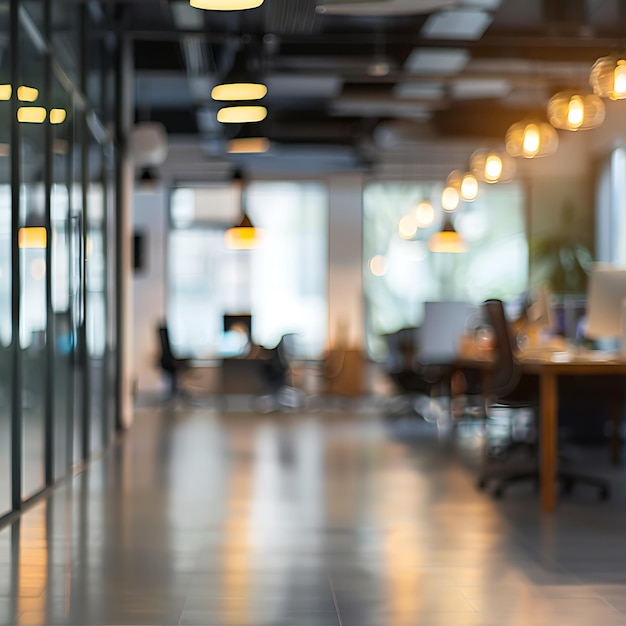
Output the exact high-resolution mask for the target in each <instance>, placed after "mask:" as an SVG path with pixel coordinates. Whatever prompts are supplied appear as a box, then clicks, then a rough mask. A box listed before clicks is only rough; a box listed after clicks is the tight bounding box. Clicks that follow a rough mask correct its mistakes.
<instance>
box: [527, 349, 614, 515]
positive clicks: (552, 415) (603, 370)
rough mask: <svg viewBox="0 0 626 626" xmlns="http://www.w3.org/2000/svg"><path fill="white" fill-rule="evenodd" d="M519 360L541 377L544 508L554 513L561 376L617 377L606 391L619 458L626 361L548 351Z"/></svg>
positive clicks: (541, 456) (612, 449) (541, 471)
mask: <svg viewBox="0 0 626 626" xmlns="http://www.w3.org/2000/svg"><path fill="white" fill-rule="evenodd" d="M552 358H554V357H552ZM519 362H520V364H521V367H522V372H524V373H525V374H532V375H535V376H538V377H539V415H538V417H539V431H540V490H541V510H542V511H544V512H546V513H550V512H552V511H554V509H555V506H556V488H555V482H556V471H557V458H558V456H557V455H558V450H557V426H558V423H557V420H558V411H559V407H558V402H559V394H558V381H559V378H562V377H565V376H581V377H583V378H588V377H596V376H602V377H615V384H611V385H610V386H608V388H607V391H606V392H604V393H606V395H607V396H608V398H609V413H610V418H611V421H612V424H613V434H612V443H611V453H612V456H613V459H614V460H615V459H616V458H617V455H618V453H619V448H618V446H619V428H618V427H619V423H620V421H621V410H622V406H623V384H624V382H626V361H617V360H604V361H603V360H593V359H591V358H589V357H582V356H581V357H576V356H574V357H573V358H572V360H570V361H567V362H555V361H553V360H551V355H548V354H547V355H544V356H541V355H533V356H527V357H521V358H520V359H519ZM607 382H609V381H607ZM620 383H622V384H620Z"/></svg>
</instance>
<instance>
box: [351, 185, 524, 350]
mask: <svg viewBox="0 0 626 626" xmlns="http://www.w3.org/2000/svg"><path fill="white" fill-rule="evenodd" d="M440 197H441V186H440V185H437V184H434V183H422V184H402V183H372V184H369V185H367V186H366V187H365V190H364V198H363V202H364V204H363V206H364V218H363V232H364V242H363V250H364V257H365V258H364V264H365V267H364V289H365V297H366V302H367V312H368V346H369V349H370V352H371V354H372V356H374V357H377V356H382V354H383V350H384V347H383V346H384V344H383V342H382V341H381V339H380V336H381V335H383V334H385V333H389V332H393V331H396V330H399V329H401V328H406V327H411V326H416V325H419V324H420V322H421V320H422V315H423V308H424V302H426V301H431V300H467V301H470V302H475V303H478V302H481V301H483V300H485V299H486V298H490V297H497V298H502V299H503V300H508V299H511V298H514V297H516V296H519V295H520V293H521V292H522V291H523V290H524V289H526V287H527V285H528V245H527V238H526V234H525V228H524V212H523V206H524V202H523V194H522V191H521V188H520V187H519V186H517V185H515V184H512V183H511V184H506V185H494V186H488V185H484V186H481V189H480V194H479V196H478V198H477V199H476V200H475V201H474V202H471V203H462V205H461V207H460V208H459V209H458V210H457V211H456V212H455V214H454V215H453V216H452V219H453V223H454V226H455V228H456V229H457V231H458V232H459V233H460V234H461V236H462V237H463V239H464V240H465V242H466V244H467V252H464V253H462V254H450V253H441V252H437V253H435V252H431V251H430V250H429V248H428V245H427V242H428V239H429V238H430V237H431V235H432V234H433V233H435V232H436V231H437V230H439V229H440V228H441V226H442V222H443V218H444V216H443V210H442V208H441V203H440V202H438V199H439V198H440ZM422 200H429V201H431V202H432V206H433V207H434V210H435V218H434V221H433V223H432V225H431V226H429V227H427V228H421V229H418V231H417V233H416V234H415V236H413V237H412V238H410V239H404V238H403V237H402V236H400V234H399V224H400V220H401V219H402V218H403V217H404V216H405V215H408V214H410V213H411V212H412V211H414V210H415V206H416V205H417V204H418V203H419V202H420V201H422Z"/></svg>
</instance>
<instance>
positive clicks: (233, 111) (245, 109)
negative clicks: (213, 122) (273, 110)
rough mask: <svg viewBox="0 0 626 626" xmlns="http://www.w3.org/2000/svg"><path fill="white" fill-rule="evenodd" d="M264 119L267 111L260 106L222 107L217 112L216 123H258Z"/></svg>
mask: <svg viewBox="0 0 626 626" xmlns="http://www.w3.org/2000/svg"><path fill="white" fill-rule="evenodd" d="M266 117H267V109H266V108H265V107H261V106H241V107H224V108H223V109H220V110H219V111H218V112H217V121H218V122H222V124H246V123H248V122H260V121H261V120H264V119H265V118H266Z"/></svg>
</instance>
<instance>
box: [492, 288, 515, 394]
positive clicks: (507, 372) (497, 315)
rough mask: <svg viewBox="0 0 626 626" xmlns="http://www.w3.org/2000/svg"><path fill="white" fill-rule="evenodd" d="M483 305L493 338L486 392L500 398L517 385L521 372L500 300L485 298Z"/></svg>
mask: <svg viewBox="0 0 626 626" xmlns="http://www.w3.org/2000/svg"><path fill="white" fill-rule="evenodd" d="M483 306H484V308H485V311H486V313H487V318H488V320H489V324H490V326H491V328H492V331H493V333H494V339H495V361H494V364H493V369H492V370H491V374H490V376H489V378H488V380H487V389H486V392H487V394H488V395H490V396H495V397H496V398H502V397H504V396H506V395H508V394H509V393H511V392H512V391H513V390H514V389H515V388H516V387H517V385H518V383H519V381H520V378H521V375H522V372H521V369H520V366H519V363H518V362H517V359H516V358H515V341H514V339H513V336H512V334H511V329H510V327H509V322H508V320H507V319H506V315H505V312H504V305H503V304H502V301H501V300H487V301H486V302H485V303H484V305H483Z"/></svg>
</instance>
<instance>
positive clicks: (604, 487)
mask: <svg viewBox="0 0 626 626" xmlns="http://www.w3.org/2000/svg"><path fill="white" fill-rule="evenodd" d="M556 479H557V481H558V482H559V483H560V485H561V490H562V492H563V493H564V494H569V493H571V492H572V491H573V490H574V487H575V486H576V485H577V484H579V485H586V486H588V487H592V488H595V489H598V497H599V498H600V500H608V499H609V497H610V495H611V487H610V485H609V481H608V480H606V479H604V478H598V477H596V476H587V475H585V474H577V473H575V472H567V471H561V470H559V471H558V472H557V475H556ZM526 481H532V482H534V484H535V491H536V492H539V470H537V469H532V470H525V471H518V472H510V473H508V474H503V473H502V472H498V473H496V472H485V473H484V474H482V475H481V477H480V478H479V479H478V483H477V487H478V489H481V490H484V489H486V488H487V487H488V486H489V483H491V482H495V483H496V484H495V486H494V487H493V490H492V492H491V493H492V495H493V497H494V498H501V497H502V496H503V495H504V492H505V490H506V489H507V488H508V487H510V486H511V485H515V484H517V483H520V482H526Z"/></svg>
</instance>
